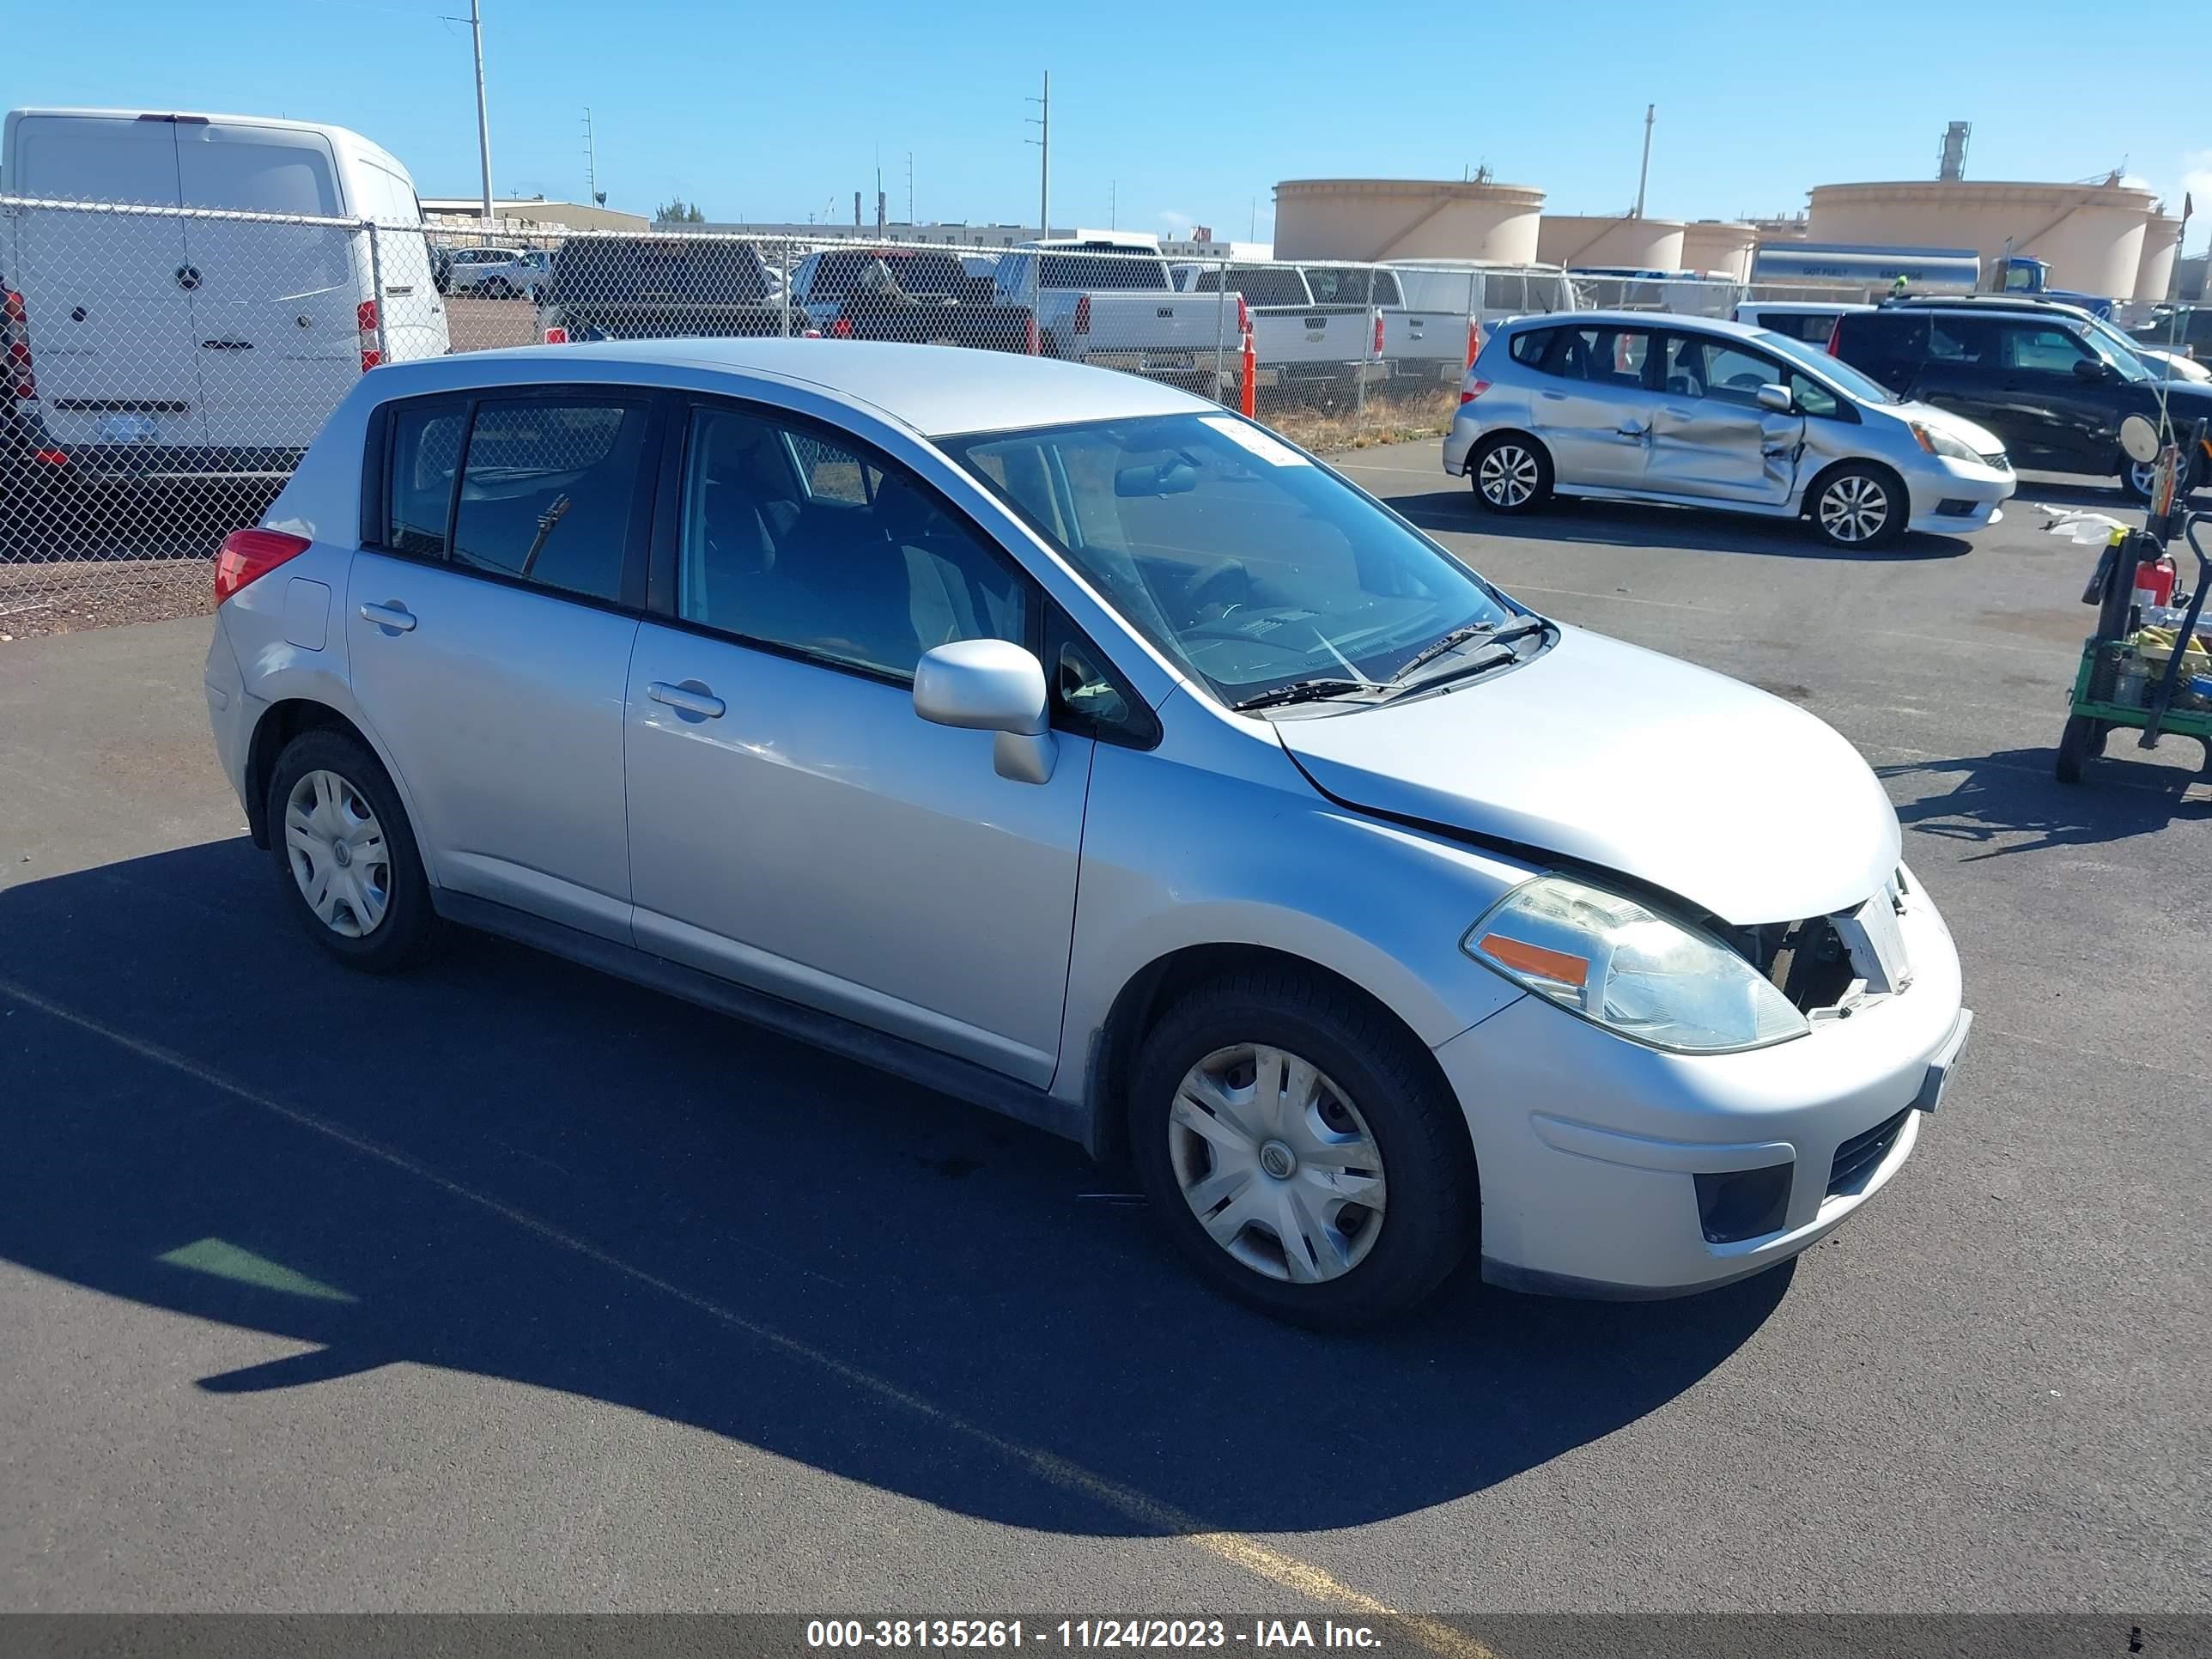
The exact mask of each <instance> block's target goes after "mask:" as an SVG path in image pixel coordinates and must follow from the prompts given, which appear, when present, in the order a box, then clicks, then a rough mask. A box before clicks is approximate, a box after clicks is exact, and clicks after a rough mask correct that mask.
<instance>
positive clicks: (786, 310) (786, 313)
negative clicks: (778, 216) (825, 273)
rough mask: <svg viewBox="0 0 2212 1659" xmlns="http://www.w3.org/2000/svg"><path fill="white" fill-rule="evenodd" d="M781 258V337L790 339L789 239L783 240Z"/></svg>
mask: <svg viewBox="0 0 2212 1659" xmlns="http://www.w3.org/2000/svg"><path fill="white" fill-rule="evenodd" d="M782 246H783V252H782V254H781V261H782V270H783V337H784V338H785V339H789V338H790V337H791V238H790V237H788V236H787V237H785V238H784V239H783V245H782Z"/></svg>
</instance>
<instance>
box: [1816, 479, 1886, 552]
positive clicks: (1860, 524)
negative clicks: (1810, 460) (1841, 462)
mask: <svg viewBox="0 0 2212 1659" xmlns="http://www.w3.org/2000/svg"><path fill="white" fill-rule="evenodd" d="M1905 511H1906V508H1905V492H1904V490H1903V489H1900V488H1899V485H1898V482H1897V480H1896V479H1895V478H1894V477H1892V476H1891V475H1889V474H1888V473H1887V472H1881V471H1876V470H1875V468H1873V467H1870V466H1844V467H1838V469H1837V470H1836V471H1833V472H1831V473H1830V474H1828V476H1827V477H1825V478H1823V479H1821V480H1820V484H1819V486H1818V487H1817V488H1816V489H1815V490H1814V495H1813V508H1812V513H1813V528H1814V530H1815V531H1817V532H1819V533H1820V539H1821V540H1822V541H1824V542H1826V543H1827V544H1828V545H1829V546H1831V547H1840V548H1843V549H1844V550H1847V551H1850V552H1853V553H1864V552H1867V551H1869V550H1872V549H1874V548H1877V547H1886V546H1887V545H1888V544H1890V543H1891V542H1893V541H1895V540H1896V539H1897V538H1899V536H1900V535H1902V534H1904V533H1905Z"/></svg>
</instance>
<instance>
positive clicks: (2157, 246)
mask: <svg viewBox="0 0 2212 1659" xmlns="http://www.w3.org/2000/svg"><path fill="white" fill-rule="evenodd" d="M2180 251H2181V221H2180V220H2179V219H2173V218H2168V217H2167V216H2166V215H2164V214H2160V216H2158V217H2156V218H2154V219H2153V220H2152V221H2151V222H2150V223H2149V224H2148V225H2146V226H2145V227H2144V228H2143V249H2142V259H2141V260H2140V261H2138V262H2137V264H2136V288H2135V292H2134V293H2133V294H2132V295H2130V296H2129V297H2130V298H2131V299H2136V300H2163V299H2164V298H2166V295H2167V294H2168V293H2170V292H2171V291H2172V288H2173V261H2174V257H2175V255H2177V254H2178V253H2179V252H2180Z"/></svg>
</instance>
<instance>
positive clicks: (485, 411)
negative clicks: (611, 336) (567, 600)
mask: <svg viewBox="0 0 2212 1659" xmlns="http://www.w3.org/2000/svg"><path fill="white" fill-rule="evenodd" d="M645 423H646V411H645V410H644V409H643V408H642V407H641V406H640V405H638V404H619V403H600V402H581V401H578V402H573V403H572V402H562V401H555V400H550V399H548V400H545V401H542V402H541V401H538V400H537V399H529V400H517V401H513V402H500V401H491V402H486V403H483V404H478V405H477V415H476V422H475V424H474V426H473V427H472V428H471V430H470V433H469V443H468V448H467V450H466V452H465V454H466V457H467V459H466V460H465V463H464V465H463V471H462V475H461V500H460V506H459V509H458V510H457V512H456V513H455V514H454V520H453V554H452V557H453V562H454V563H455V564H459V565H467V566H470V567H471V568H475V569H478V570H486V571H491V572H494V573H495V574H499V575H502V576H515V577H520V578H521V579H522V580H526V581H530V582H534V583H537V584H538V585H539V586H545V587H554V588H559V589H561V590H562V592H569V593H580V594H583V595H585V596H586V597H587V598H591V599H606V600H610V601H611V600H616V599H620V598H621V597H622V573H623V551H624V546H625V544H626V542H627V539H628V536H629V520H630V504H631V501H632V497H633V495H634V492H635V489H636V488H637V471H638V459H639V456H640V454H641V452H642V450H643V447H644V443H645Z"/></svg>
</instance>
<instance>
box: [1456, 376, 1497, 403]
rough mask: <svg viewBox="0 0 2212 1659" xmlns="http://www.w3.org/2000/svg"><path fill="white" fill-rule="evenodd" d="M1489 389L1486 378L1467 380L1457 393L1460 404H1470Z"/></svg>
mask: <svg viewBox="0 0 2212 1659" xmlns="http://www.w3.org/2000/svg"><path fill="white" fill-rule="evenodd" d="M1489 390H1490V382H1489V381H1487V380H1469V381H1468V383H1467V385H1466V386H1465V388H1464V389H1462V391H1461V392H1460V394H1459V400H1460V403H1461V404H1462V406H1464V405H1466V404H1471V403H1473V402H1474V400H1475V399H1476V398H1480V396H1482V394H1483V393H1484V392H1487V391H1489Z"/></svg>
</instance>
